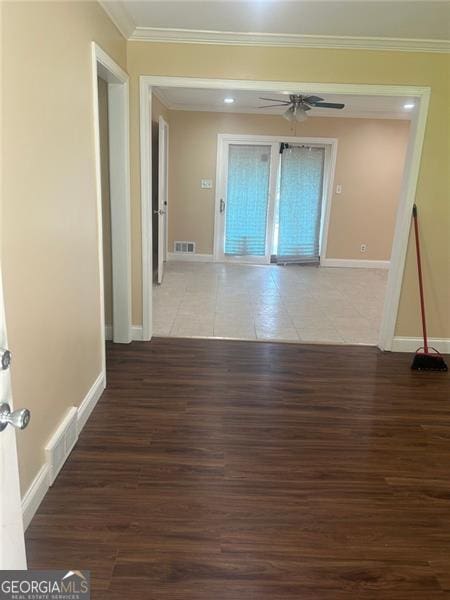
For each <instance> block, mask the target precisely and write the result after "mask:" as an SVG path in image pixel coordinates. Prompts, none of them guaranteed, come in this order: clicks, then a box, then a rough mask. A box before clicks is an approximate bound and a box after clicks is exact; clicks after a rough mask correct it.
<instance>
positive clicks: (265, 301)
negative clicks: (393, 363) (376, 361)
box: [153, 262, 387, 345]
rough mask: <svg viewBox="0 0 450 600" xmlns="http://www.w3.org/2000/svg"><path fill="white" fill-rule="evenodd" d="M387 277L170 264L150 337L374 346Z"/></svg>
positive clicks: (369, 272) (365, 272)
mask: <svg viewBox="0 0 450 600" xmlns="http://www.w3.org/2000/svg"><path fill="white" fill-rule="evenodd" d="M386 281H387V271H386V270H379V269H348V268H323V267H311V266H298V265H290V266H285V267H282V266H276V265H270V266H269V265H267V266H253V265H236V264H222V263H220V264H219V263H189V262H170V263H168V264H167V265H166V270H165V276H164V281H163V283H162V285H160V286H155V287H154V293H153V332H154V335H156V336H163V337H165V336H173V337H220V338H236V339H246V340H276V341H297V342H298V341H301V342H318V343H319V342H322V343H346V344H370V345H375V344H376V343H377V339H378V331H379V327H380V322H381V313H382V309H383V301H384V295H385V290H386Z"/></svg>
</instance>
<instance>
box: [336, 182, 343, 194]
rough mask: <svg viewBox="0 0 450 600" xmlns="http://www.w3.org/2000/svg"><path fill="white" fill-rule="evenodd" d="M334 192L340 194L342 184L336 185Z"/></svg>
mask: <svg viewBox="0 0 450 600" xmlns="http://www.w3.org/2000/svg"><path fill="white" fill-rule="evenodd" d="M336 194H342V185H341V184H340V183H338V184H337V186H336Z"/></svg>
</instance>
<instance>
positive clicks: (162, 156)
mask: <svg viewBox="0 0 450 600" xmlns="http://www.w3.org/2000/svg"><path fill="white" fill-rule="evenodd" d="M161 127H162V129H163V130H164V140H163V143H162V144H161V135H159V139H158V153H159V156H158V168H159V173H158V207H159V202H160V196H161V195H162V190H163V189H164V190H165V192H166V193H165V198H164V202H165V204H164V215H163V216H164V248H163V262H167V253H168V243H169V240H168V234H169V123H168V122H167V121H166V120H165V119H164V117H163V116H161V115H160V116H159V118H158V128H159V133H161ZM162 164H164V170H163V173H164V174H165V177H164V179H165V181H164V186H163V184H162V182H161V177H160V173H161V168H160V167H161V165H162Z"/></svg>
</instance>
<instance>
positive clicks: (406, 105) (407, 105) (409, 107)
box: [403, 102, 415, 110]
mask: <svg viewBox="0 0 450 600" xmlns="http://www.w3.org/2000/svg"><path fill="white" fill-rule="evenodd" d="M414 106H415V104H414V103H413V102H408V103H407V104H404V105H403V108H406V110H411V109H412V108H414Z"/></svg>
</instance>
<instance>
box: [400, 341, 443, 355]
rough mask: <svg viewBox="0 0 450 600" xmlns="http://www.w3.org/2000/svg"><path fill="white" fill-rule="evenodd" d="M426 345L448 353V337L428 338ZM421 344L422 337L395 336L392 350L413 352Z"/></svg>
mask: <svg viewBox="0 0 450 600" xmlns="http://www.w3.org/2000/svg"><path fill="white" fill-rule="evenodd" d="M428 345H429V346H432V347H433V348H436V350H437V351H438V352H441V353H442V354H450V339H449V338H429V339H428ZM421 346H423V339H422V338H418V337H395V338H394V339H393V340H392V348H391V350H392V352H415V351H416V350H417V348H420V347H421Z"/></svg>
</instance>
